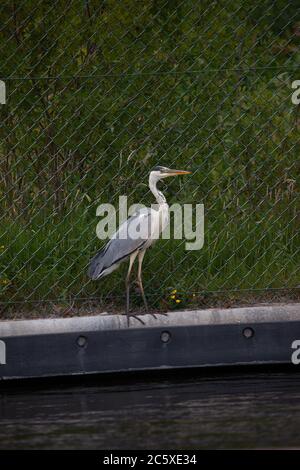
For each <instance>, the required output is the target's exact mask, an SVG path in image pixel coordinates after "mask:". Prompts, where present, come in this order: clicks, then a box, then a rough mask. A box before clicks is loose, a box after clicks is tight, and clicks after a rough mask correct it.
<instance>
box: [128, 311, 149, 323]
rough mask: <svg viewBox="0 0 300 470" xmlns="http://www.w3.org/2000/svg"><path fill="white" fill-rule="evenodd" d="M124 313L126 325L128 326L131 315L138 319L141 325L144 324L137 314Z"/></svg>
mask: <svg viewBox="0 0 300 470" xmlns="http://www.w3.org/2000/svg"><path fill="white" fill-rule="evenodd" d="M124 315H126V316H127V326H130V318H131V317H132V318H135V319H136V320H138V321H139V322H140V323H141V324H142V325H146V323H145V322H144V321H143V320H142V319H141V318H140V317H139V316H138V315H135V314H134V313H130V312H126V313H124Z"/></svg>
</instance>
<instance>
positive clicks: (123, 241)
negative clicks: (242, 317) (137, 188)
mask: <svg viewBox="0 0 300 470" xmlns="http://www.w3.org/2000/svg"><path fill="white" fill-rule="evenodd" d="M150 215H151V210H147V211H146V210H142V211H139V212H137V213H135V214H134V215H133V216H132V217H130V218H129V219H128V220H126V221H125V222H124V223H123V224H122V225H121V226H120V227H119V229H118V231H117V232H116V233H115V234H114V235H113V237H112V238H111V240H110V241H109V242H108V243H107V245H106V246H105V248H104V249H103V250H101V251H100V252H99V253H97V254H96V255H95V256H94V257H93V258H92V260H91V262H90V266H89V270H88V275H89V277H90V278H92V279H98V278H99V277H101V275H104V271H105V270H107V269H109V268H111V267H113V266H114V265H117V264H119V263H121V262H122V261H125V260H126V259H127V258H128V257H129V256H130V255H131V254H132V253H134V252H135V251H136V250H138V249H139V248H142V246H143V245H144V244H145V243H146V241H147V240H148V236H147V235H148V234H149V233H151V232H150V231H149V230H150V226H151V217H150Z"/></svg>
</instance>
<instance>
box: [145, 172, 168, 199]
mask: <svg viewBox="0 0 300 470" xmlns="http://www.w3.org/2000/svg"><path fill="white" fill-rule="evenodd" d="M158 181H159V180H158V179H157V178H156V177H155V176H153V175H151V173H150V176H149V188H150V191H151V192H152V194H153V196H154V197H155V199H156V202H157V204H159V205H161V204H166V202H167V201H166V198H165V196H164V195H163V193H162V192H161V191H159V190H158V189H157V186H156V185H157V183H158Z"/></svg>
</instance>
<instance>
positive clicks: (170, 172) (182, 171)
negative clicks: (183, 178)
mask: <svg viewBox="0 0 300 470" xmlns="http://www.w3.org/2000/svg"><path fill="white" fill-rule="evenodd" d="M191 173H192V172H191V171H185V170H170V171H169V172H168V174H169V175H170V176H175V175H190V174H191Z"/></svg>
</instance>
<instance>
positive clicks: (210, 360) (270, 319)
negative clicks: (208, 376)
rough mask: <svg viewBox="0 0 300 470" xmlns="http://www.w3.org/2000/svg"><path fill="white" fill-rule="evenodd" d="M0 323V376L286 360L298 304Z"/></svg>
mask: <svg viewBox="0 0 300 470" xmlns="http://www.w3.org/2000/svg"><path fill="white" fill-rule="evenodd" d="M143 320H144V321H145V323H146V325H141V323H140V322H138V321H137V320H135V319H131V326H130V327H129V328H128V327H127V321H126V317H125V316H121V315H108V314H101V315H98V316H92V317H74V318H68V319H57V318H53V319H52V318H51V319H46V320H21V321H20V320H18V321H2V322H0V346H1V347H0V353H1V354H0V378H1V379H15V378H29V377H50V376H62V375H66V376H67V375H74V374H96V373H98V374H99V373H107V372H119V371H122V372H126V371H138V370H155V369H161V368H168V369H172V368H190V367H207V366H209V367H211V366H232V365H242V364H245V365H250V364H277V363H281V364H282V363H288V364H290V363H291V355H292V353H293V350H292V349H291V345H292V343H293V341H294V340H297V339H299V340H300V304H290V305H279V304H277V305H273V306H258V307H246V308H233V309H207V310H193V311H177V312H170V313H169V315H168V316H167V317H165V316H158V318H157V320H155V319H154V318H153V317H152V316H150V315H145V316H143Z"/></svg>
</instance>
